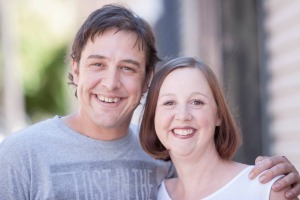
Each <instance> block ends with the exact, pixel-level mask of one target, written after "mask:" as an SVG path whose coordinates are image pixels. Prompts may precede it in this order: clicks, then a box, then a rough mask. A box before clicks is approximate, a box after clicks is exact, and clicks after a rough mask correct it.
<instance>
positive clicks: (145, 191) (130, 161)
mask: <svg viewBox="0 0 300 200" xmlns="http://www.w3.org/2000/svg"><path fill="white" fill-rule="evenodd" d="M173 175H174V168H173V167H172V165H171V163H170V162H163V161H159V160H155V159H153V158H151V157H150V156H148V155H147V154H146V153H145V152H144V151H143V150H142V149H141V147H140V144H139V140H138V134H137V128H133V127H131V128H130V131H129V133H128V135H127V136H125V137H124V138H121V139H119V140H115V141H98V140H94V139H92V138H89V137H86V136H84V135H82V134H80V133H77V132H75V131H74V130H72V129H70V128H69V127H68V126H66V125H65V124H64V123H63V122H62V120H60V118H59V117H58V116H56V117H54V118H52V119H48V120H46V121H43V122H40V123H37V124H35V125H33V126H30V127H28V128H26V129H24V130H21V131H19V132H17V133H14V134H12V135H11V136H9V137H7V138H6V139H5V140H4V141H3V142H2V143H1V144H0V199H1V200H2V199H5V200H7V199H15V200H20V199H22V200H23V199H39V200H40V199H59V200H62V199H68V200H70V199H72V200H73V199H74V200H76V199H95V200H96V199H105V200H109V199H112V200H117V199H156V195H157V190H158V186H159V184H160V183H161V181H162V180H163V179H165V178H169V177H171V176H173Z"/></svg>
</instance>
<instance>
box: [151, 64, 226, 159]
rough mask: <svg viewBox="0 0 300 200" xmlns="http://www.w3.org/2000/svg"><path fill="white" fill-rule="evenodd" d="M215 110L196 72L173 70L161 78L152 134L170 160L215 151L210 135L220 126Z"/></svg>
mask: <svg viewBox="0 0 300 200" xmlns="http://www.w3.org/2000/svg"><path fill="white" fill-rule="evenodd" d="M217 110H218V109H217V105H216V102H215V99H214V97H213V94H212V91H211V89H210V87H209V85H208V82H207V80H206V78H205V77H204V75H203V74H202V72H201V71H200V70H199V69H197V68H192V67H185V68H179V69H175V70H174V71H172V72H171V73H170V74H169V75H168V76H167V77H166V78H165V80H164V82H163V84H162V86H161V89H160V92H159V96H158V101H157V106H156V113H155V131H156V133H157V135H158V137H159V139H160V141H161V142H162V144H163V145H164V146H165V147H166V148H167V149H169V150H170V155H171V157H174V156H177V157H178V156H179V157H181V156H189V155H197V156H198V155H199V154H203V153H205V151H216V148H215V143H214V132H215V127H216V126H219V125H220V124H221V120H220V119H219V117H218V112H217Z"/></svg>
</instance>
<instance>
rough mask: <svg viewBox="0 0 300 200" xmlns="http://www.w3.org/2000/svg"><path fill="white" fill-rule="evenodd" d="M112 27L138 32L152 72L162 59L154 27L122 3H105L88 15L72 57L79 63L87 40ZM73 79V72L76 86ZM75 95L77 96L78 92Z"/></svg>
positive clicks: (77, 36)
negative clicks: (157, 48) (156, 43)
mask: <svg viewBox="0 0 300 200" xmlns="http://www.w3.org/2000/svg"><path fill="white" fill-rule="evenodd" d="M110 28H116V29H117V31H129V32H134V33H136V35H137V41H136V45H139V47H140V49H141V50H144V51H145V54H146V75H149V74H152V73H153V72H154V69H155V65H156V63H157V62H158V61H160V58H159V57H158V55H157V50H156V46H155V36H154V33H153V31H152V28H151V26H150V25H149V23H148V22H146V21H145V20H144V19H142V18H141V17H139V16H138V15H136V14H135V13H134V12H133V11H131V10H130V9H128V8H125V7H124V6H121V5H112V4H109V5H105V6H103V7H101V8H100V9H97V10H95V11H94V12H92V13H91V14H90V15H89V16H88V18H87V19H86V20H85V22H84V23H83V24H82V26H81V28H80V29H79V30H78V32H77V34H76V36H75V39H74V42H73V45H72V49H71V58H72V59H73V60H74V61H75V62H77V63H79V62H80V59H81V53H82V51H83V49H84V47H85V45H86V43H87V41H88V40H89V39H91V40H92V41H93V40H94V38H95V37H96V36H98V35H101V34H102V33H103V32H104V31H106V30H107V29H110ZM73 79H74V77H73V74H72V73H69V84H71V85H75V86H76V84H75V83H74V80H73ZM75 96H77V93H76V92H75Z"/></svg>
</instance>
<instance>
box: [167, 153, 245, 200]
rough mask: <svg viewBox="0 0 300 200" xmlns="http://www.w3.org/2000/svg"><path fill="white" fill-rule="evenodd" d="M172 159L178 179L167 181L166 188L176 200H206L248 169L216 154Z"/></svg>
mask: <svg viewBox="0 0 300 200" xmlns="http://www.w3.org/2000/svg"><path fill="white" fill-rule="evenodd" d="M214 154H215V155H214ZM171 157H172V161H173V163H174V165H175V167H176V171H177V173H178V178H177V179H173V180H170V181H167V182H166V187H167V190H168V192H169V194H170V196H171V197H172V199H174V200H176V199H189V200H192V199H200V198H204V197H206V196H208V195H210V194H212V193H214V192H215V191H217V190H218V189H220V188H221V187H222V186H224V185H225V184H226V183H227V182H229V181H230V180H231V179H232V178H233V177H234V176H235V175H237V174H238V173H239V172H240V171H241V170H242V169H244V168H245V167H246V166H245V165H243V164H240V163H236V162H233V161H228V160H223V159H221V158H220V157H219V156H218V154H217V153H216V152H215V153H214V152H211V153H210V155H205V156H199V157H198V158H183V159H181V158H177V157H174V156H171Z"/></svg>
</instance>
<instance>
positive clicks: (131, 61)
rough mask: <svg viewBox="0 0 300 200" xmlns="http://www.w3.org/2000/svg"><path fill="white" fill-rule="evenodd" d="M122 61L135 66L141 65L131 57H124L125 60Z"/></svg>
mask: <svg viewBox="0 0 300 200" xmlns="http://www.w3.org/2000/svg"><path fill="white" fill-rule="evenodd" d="M122 62H126V63H130V64H133V65H135V66H137V67H141V64H140V63H139V62H138V61H135V60H132V59H125V60H122Z"/></svg>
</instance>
